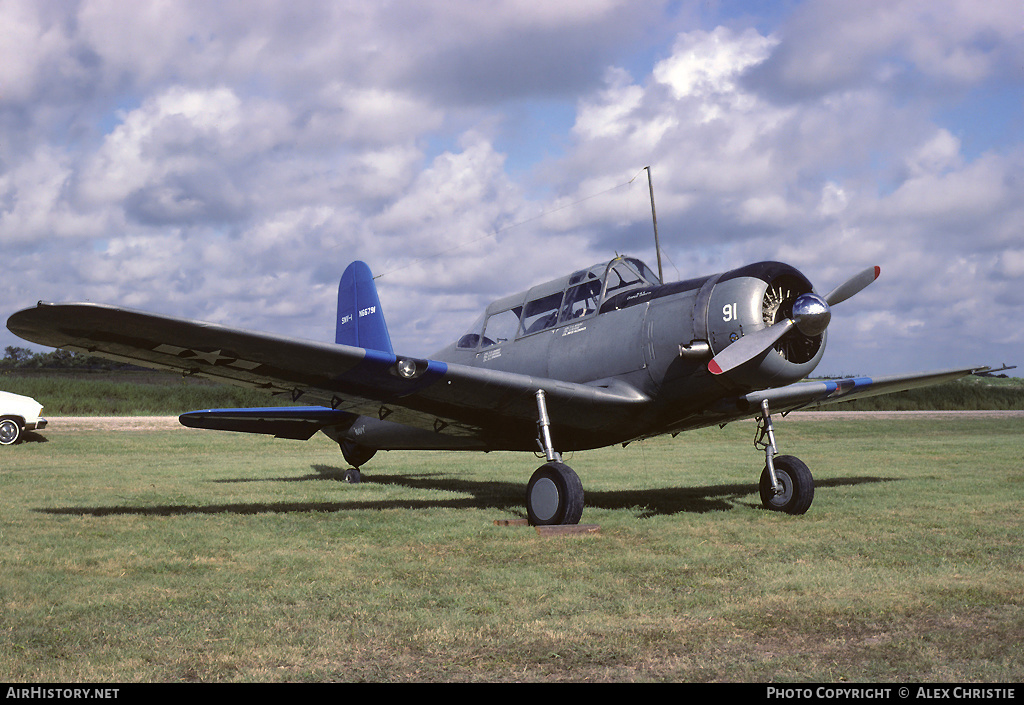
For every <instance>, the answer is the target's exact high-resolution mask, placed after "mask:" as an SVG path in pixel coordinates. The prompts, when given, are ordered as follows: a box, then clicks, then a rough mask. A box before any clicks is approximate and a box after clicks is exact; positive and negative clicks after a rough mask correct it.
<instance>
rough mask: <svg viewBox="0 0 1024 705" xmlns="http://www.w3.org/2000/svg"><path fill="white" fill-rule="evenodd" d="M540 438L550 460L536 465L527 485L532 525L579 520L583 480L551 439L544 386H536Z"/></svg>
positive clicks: (528, 506)
mask: <svg viewBox="0 0 1024 705" xmlns="http://www.w3.org/2000/svg"><path fill="white" fill-rule="evenodd" d="M536 398H537V417H538V421H537V442H538V444H539V445H540V448H541V450H542V451H543V452H544V456H545V458H546V459H547V461H548V462H546V463H545V464H544V465H541V466H540V467H539V468H537V471H536V472H535V473H533V477H531V478H530V483H529V484H528V485H527V486H526V515H527V517H528V518H529V521H530V524H532V525H533V526H549V525H553V524H578V523H579V521H580V517H582V516H583V483H581V482H580V478H579V476H578V475H577V474H576V473H575V471H573V469H572V468H570V467H569V466H568V465H566V464H565V463H563V462H562V456H561V455H559V454H558V453H557V452H555V448H554V445H553V444H552V442H551V421H550V419H549V418H548V408H547V400H546V398H545V396H544V390H543V389H539V390H537V394H536Z"/></svg>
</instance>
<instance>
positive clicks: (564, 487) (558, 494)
mask: <svg viewBox="0 0 1024 705" xmlns="http://www.w3.org/2000/svg"><path fill="white" fill-rule="evenodd" d="M526 515H527V517H528V518H529V521H530V524H532V525H533V526H549V525H552V524H578V523H579V522H580V517H581V516H583V483H581V482H580V478H579V475H577V474H576V473H575V472H574V471H573V469H572V468H571V467H569V466H568V465H565V464H563V463H555V462H552V463H546V464H544V465H541V466H540V467H539V468H537V472H535V473H533V477H531V478H530V484H529V485H527V486H526Z"/></svg>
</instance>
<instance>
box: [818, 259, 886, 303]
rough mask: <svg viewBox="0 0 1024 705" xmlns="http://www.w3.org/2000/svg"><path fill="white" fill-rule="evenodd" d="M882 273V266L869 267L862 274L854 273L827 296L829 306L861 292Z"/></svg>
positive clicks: (826, 300) (826, 301)
mask: <svg viewBox="0 0 1024 705" xmlns="http://www.w3.org/2000/svg"><path fill="white" fill-rule="evenodd" d="M881 273H882V268H881V267H868V268H867V269H865V270H864V271H863V272H861V273H860V274H857V275H854V276H853V277H851V278H850V279H847V280H846V281H845V282H844V283H842V284H840V285H839V286H837V287H836V288H835V289H833V290H832V291H830V292H829V293H828V295H827V296H826V297H825V303H827V304H828V305H829V306H835V305H836V304H838V303H841V302H843V301H846V300H847V299H848V298H850V297H851V296H853V295H854V294H857V293H859V292H860V291H861V290H862V289H864V288H865V287H866V286H867V285H868V284H870V283H871V282H873V281H874V280H876V279H878V275H879V274H881Z"/></svg>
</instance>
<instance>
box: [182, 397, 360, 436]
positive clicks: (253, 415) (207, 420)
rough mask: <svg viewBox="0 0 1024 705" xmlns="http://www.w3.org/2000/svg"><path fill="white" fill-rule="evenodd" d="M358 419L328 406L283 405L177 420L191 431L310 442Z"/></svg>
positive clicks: (197, 414)
mask: <svg viewBox="0 0 1024 705" xmlns="http://www.w3.org/2000/svg"><path fill="white" fill-rule="evenodd" d="M355 418H356V415H355V414H350V413H348V412H345V411H335V410H334V409H328V408H327V407H325V406H298V407H291V406H284V407H266V408H254V409H207V410H205V411H190V412H188V413H187V414H182V415H181V416H179V417H178V420H179V421H180V422H181V423H182V425H183V426H188V427H189V428H204V429H210V430H214V431H238V432H240V433H263V434H267V435H271V436H276V437H278V438H291V439H293V440H297V441H308V440H309V439H310V438H312V437H313V436H314V434H316V432H317V431H319V430H321V429H323V428H327V427H329V426H338V425H343V424H351V423H352V421H353V420H355Z"/></svg>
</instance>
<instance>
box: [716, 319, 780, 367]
mask: <svg viewBox="0 0 1024 705" xmlns="http://www.w3.org/2000/svg"><path fill="white" fill-rule="evenodd" d="M794 325H795V324H794V323H793V320H792V319H790V318H787V319H786V320H784V321H782V322H781V323H776V324H775V325H772V326H768V327H767V328H762V329H761V330H759V331H755V332H753V333H751V334H750V335H745V336H743V337H742V338H740V339H739V340H737V341H736V342H734V343H732V344H731V345H729V347H727V348H726V349H725V350H723V351H722V352H720V353H718V354H717V355H715V356H714V358H712V359H711V362H709V363H708V371H709V372H710V373H711V374H713V375H720V374H723V373H725V372H728V371H729V370H731V369H734V368H736V367H739V366H740V365H742V364H743V363H744V362H747V361H748V360H752V359H754V358H755V357H757V356H758V355H760V354H761V353H763V352H764V351H765V350H767V349H768V348H770V347H771V346H773V345H775V342H776V341H777V340H778V339H779V338H781V337H782V336H784V335H785V334H786V333H788V332H789V329H790V328H792V327H793V326H794Z"/></svg>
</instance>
